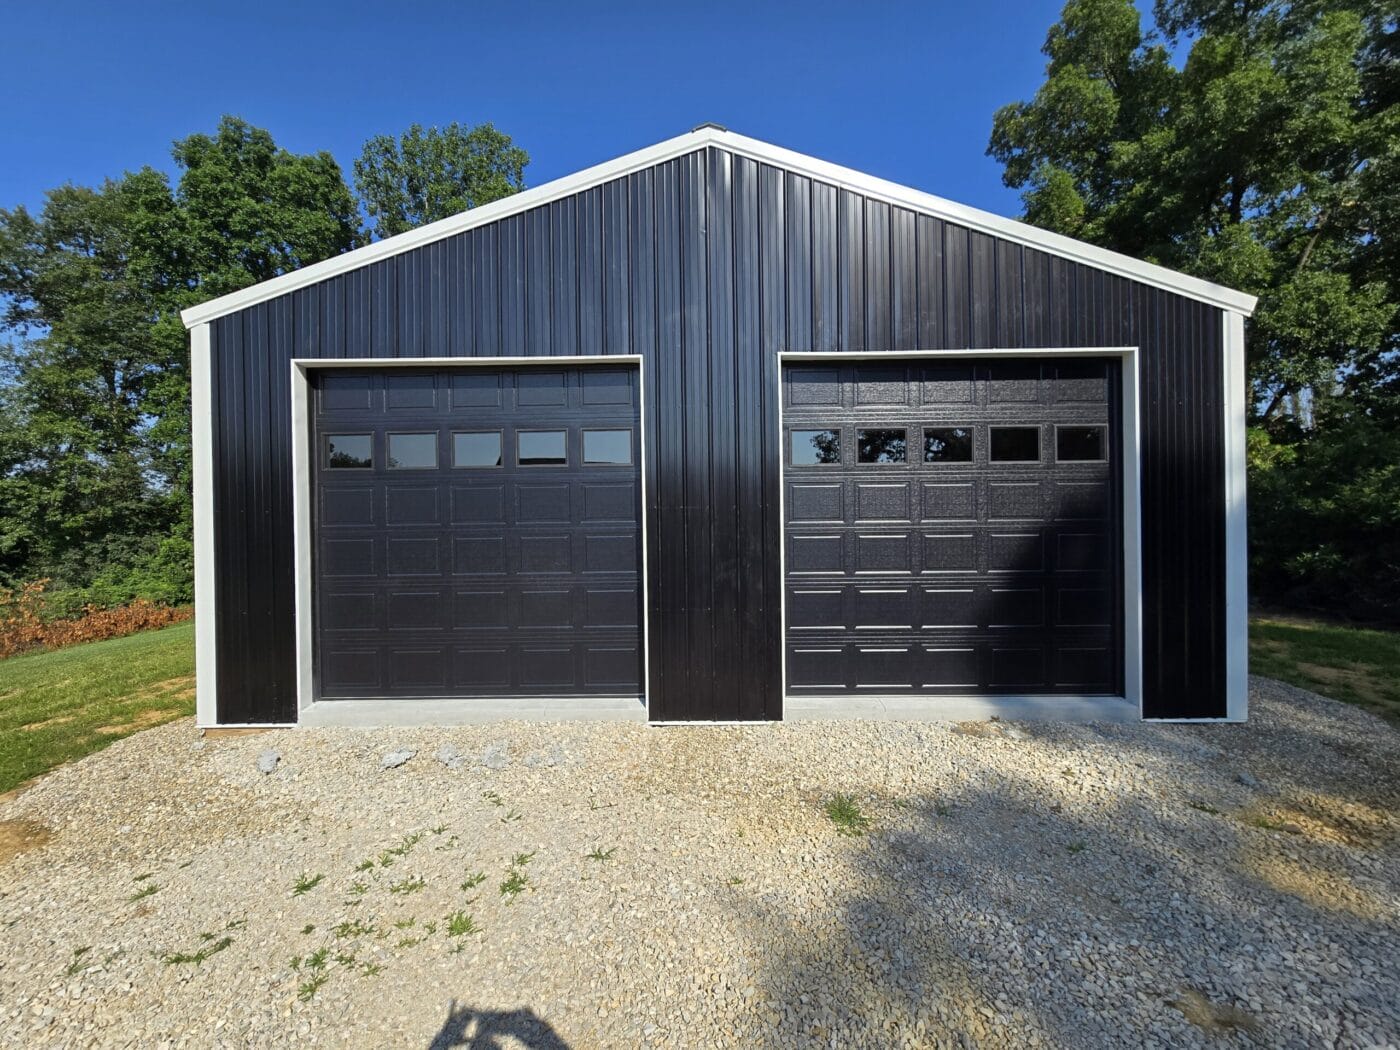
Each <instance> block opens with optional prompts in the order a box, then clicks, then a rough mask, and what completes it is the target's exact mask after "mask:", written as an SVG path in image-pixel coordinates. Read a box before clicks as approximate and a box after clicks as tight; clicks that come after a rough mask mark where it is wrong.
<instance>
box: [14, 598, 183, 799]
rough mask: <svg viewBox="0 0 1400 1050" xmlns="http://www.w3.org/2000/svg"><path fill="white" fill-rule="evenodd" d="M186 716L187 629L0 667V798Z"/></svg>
mask: <svg viewBox="0 0 1400 1050" xmlns="http://www.w3.org/2000/svg"><path fill="white" fill-rule="evenodd" d="M193 712H194V625H193V624H188V623H184V624H179V625H177V626H175V627H167V628H165V629H164V630H161V631H148V632H145V633H142V634H133V635H130V636H128V637H126V638H113V639H111V640H110V641H105V642H93V643H91V644H89V645H78V646H73V647H71V648H68V649H57V650H55V651H53V652H47V653H36V654H33V655H29V656H16V657H12V658H11V659H9V660H4V661H0V791H8V790H9V789H10V788H12V787H14V786H15V785H16V784H19V783H22V782H23V781H25V780H28V779H29V778H30V777H34V776H37V775H39V774H40V773H43V772H45V771H46V770H49V769H52V768H53V767H54V766H56V765H59V764H60V763H63V762H69V761H72V760H73V759H75V758H81V757H82V756H83V755H86V754H89V753H91V752H93V751H98V750H100V749H102V748H104V747H106V746H107V745H108V744H110V743H111V742H112V741H114V740H120V739H121V738H122V737H124V736H130V735H131V734H132V733H134V732H136V731H137V730H138V729H145V728H147V727H148V726H153V725H159V724H160V723H161V722H168V721H170V720H171V719H172V718H179V717H180V716H181V715H188V714H192V713H193Z"/></svg>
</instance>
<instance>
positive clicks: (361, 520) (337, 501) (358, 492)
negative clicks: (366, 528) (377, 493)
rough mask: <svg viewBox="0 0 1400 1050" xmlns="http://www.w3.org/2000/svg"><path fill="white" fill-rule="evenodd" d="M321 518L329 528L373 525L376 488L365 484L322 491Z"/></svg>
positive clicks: (323, 524) (324, 525)
mask: <svg viewBox="0 0 1400 1050" xmlns="http://www.w3.org/2000/svg"><path fill="white" fill-rule="evenodd" d="M320 519H321V524H322V526H323V527H324V528H328V529H334V528H342V527H346V526H359V525H373V524H374V489H373V488H372V487H370V486H368V485H365V486H363V487H361V486H355V487H353V488H337V489H328V490H326V491H324V492H322V493H321V506H320Z"/></svg>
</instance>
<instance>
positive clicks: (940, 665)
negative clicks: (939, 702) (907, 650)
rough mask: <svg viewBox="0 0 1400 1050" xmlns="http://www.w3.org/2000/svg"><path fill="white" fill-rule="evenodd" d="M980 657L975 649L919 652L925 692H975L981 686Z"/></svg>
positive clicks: (932, 648)
mask: <svg viewBox="0 0 1400 1050" xmlns="http://www.w3.org/2000/svg"><path fill="white" fill-rule="evenodd" d="M981 663H982V661H981V655H980V652H979V650H978V649H977V648H976V647H975V646H966V647H942V646H931V645H925V646H923V647H921V649H920V656H919V667H918V671H919V681H920V683H921V684H922V685H923V686H924V688H926V689H948V690H954V689H957V690H965V691H968V692H975V691H976V690H977V688H978V687H979V686H980V685H981V684H982V668H981Z"/></svg>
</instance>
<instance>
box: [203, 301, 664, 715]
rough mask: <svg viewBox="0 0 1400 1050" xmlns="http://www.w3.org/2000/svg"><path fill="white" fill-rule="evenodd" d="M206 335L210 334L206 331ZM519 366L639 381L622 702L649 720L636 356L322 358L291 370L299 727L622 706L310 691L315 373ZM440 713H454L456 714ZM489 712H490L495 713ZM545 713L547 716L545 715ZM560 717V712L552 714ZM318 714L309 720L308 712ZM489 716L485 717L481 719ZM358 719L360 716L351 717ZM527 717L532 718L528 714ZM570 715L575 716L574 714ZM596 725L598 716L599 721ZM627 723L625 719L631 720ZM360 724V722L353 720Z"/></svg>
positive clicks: (642, 426)
mask: <svg viewBox="0 0 1400 1050" xmlns="http://www.w3.org/2000/svg"><path fill="white" fill-rule="evenodd" d="M206 327H207V326H206ZM522 365H546V366H547V365H555V366H562V367H566V368H574V367H578V366H584V365H612V366H615V367H620V368H627V369H631V370H634V371H635V374H636V377H637V412H638V425H637V428H636V429H637V448H638V455H637V469H638V470H639V471H640V472H641V489H642V497H641V502H642V506H641V513H640V518H641V530H642V537H641V548H642V549H641V561H642V577H641V593H640V597H641V603H642V624H641V628H642V630H641V635H642V638H641V644H642V694H641V696H640V698H636V697H632V698H625V699H626V702H628V703H632V704H636V705H638V706H639V707H640V708H641V710H642V713H643V717H646V716H648V715H649V714H650V712H651V703H650V701H651V697H650V691H649V690H648V688H647V686H648V684H649V683H650V680H651V679H650V674H651V618H650V610H649V608H648V605H649V603H648V593H649V587H648V580H649V576H648V572H649V567H648V565H647V524H648V523H647V495H648V493H647V473H646V468H647V459H646V457H647V441H646V419H647V415H646V414H647V403H646V381H645V377H644V376H643V374H642V369H643V367H644V365H643V362H642V357H641V355H640V354H579V355H576V356H572V357H567V356H552V357H365V358H359V359H355V358H342V357H334V358H319V357H298V358H293V359H292V362H291V369H292V384H291V399H292V504H293V512H292V523H293V543H294V556H293V564H294V566H295V572H296V621H295V622H296V660H297V711H298V713H299V717H300V719H301V724H302V725H309V724H316V725H380V724H383V725H390V724H394V725H409V724H427V723H425V722H420V721H419V720H418V715H417V714H416V713H415V712H416V710H417V709H419V708H422V709H425V710H426V709H432V710H440V711H441V712H442V717H443V718H444V719H446V720H447V721H444V722H442V723H440V724H443V725H449V724H454V723H460V722H462V721H463V720H465V721H489V720H491V719H497V718H515V719H536V718H538V719H543V720H545V721H552V720H555V719H563V718H570V717H574V718H590V717H594V716H593V715H589V714H587V713H582V712H586V711H587V710H588V709H589V708H588V705H589V704H592V703H594V702H595V701H597V702H598V703H602V702H605V701H607V702H613V703H621V702H622V701H621V700H619V699H618V698H610V697H597V698H593V697H569V698H560V699H551V698H537V697H514V698H511V697H502V698H500V699H492V698H489V697H488V698H477V697H463V698H460V699H454V698H450V697H449V698H440V697H439V698H432V699H425V700H411V701H405V700H402V699H398V698H396V699H394V700H392V701H386V700H378V699H373V698H370V699H355V700H342V699H337V700H321V699H319V698H318V697H317V696H316V684H315V662H314V657H315V632H314V630H313V623H312V609H313V600H312V586H311V576H312V573H311V558H312V553H311V552H312V535H311V489H312V485H311V474H312V471H311V464H312V462H313V458H312V457H313V455H314V451H315V450H314V449H313V447H312V441H313V440H314V438H313V434H312V426H311V376H310V373H311V371H312V370H330V369H337V368H416V369H425V368H444V367H451V368H514V367H519V366H522ZM386 703H391V704H397V705H399V707H398V708H394V710H396V711H399V712H400V713H399V714H396V715H395V716H394V719H391V720H389V721H374V720H375V719H384V718H386V717H387V716H386V715H384V714H383V713H382V712H381V711H380V709H379V708H378V707H375V706H373V705H383V704H386ZM341 705H344V706H345V707H346V708H347V710H348V711H349V712H351V713H347V714H345V715H344V716H343V720H342V716H339V715H332V714H330V713H328V711H327V709H329V708H332V707H337V706H341ZM444 705H458V706H457V707H452V706H444ZM492 705H495V706H494V707H493V706H492ZM546 708H548V710H546ZM556 709H557V710H556ZM313 711H314V712H318V713H317V714H315V715H314V716H313V714H312V712H313ZM488 711H490V712H493V713H491V714H490V715H489V716H488V715H487V714H485V713H484V712H488ZM356 712H358V713H356ZM527 712H533V713H532V714H531V713H527ZM570 712H575V713H573V714H571V713H570ZM598 717H601V716H598ZM629 717H630V716H629ZM357 719H358V720H357Z"/></svg>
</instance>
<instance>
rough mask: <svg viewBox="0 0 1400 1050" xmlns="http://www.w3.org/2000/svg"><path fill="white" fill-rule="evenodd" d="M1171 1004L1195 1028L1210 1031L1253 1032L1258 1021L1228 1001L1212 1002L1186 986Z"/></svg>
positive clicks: (1256, 1028)
mask: <svg viewBox="0 0 1400 1050" xmlns="http://www.w3.org/2000/svg"><path fill="white" fill-rule="evenodd" d="M1171 1005H1172V1006H1175V1007H1176V1008H1177V1009H1178V1010H1180V1011H1181V1014H1182V1016H1183V1017H1185V1018H1186V1020H1188V1021H1190V1022H1191V1023H1192V1024H1193V1025H1195V1026H1196V1027H1197V1028H1200V1029H1202V1030H1203V1031H1207V1032H1211V1033H1223V1032H1234V1031H1238V1030H1240V1029H1243V1030H1245V1031H1249V1032H1254V1031H1258V1029H1259V1021H1258V1020H1257V1019H1256V1018H1255V1017H1254V1015H1253V1014H1250V1013H1247V1012H1245V1011H1244V1010H1241V1009H1240V1008H1239V1007H1238V1006H1234V1005H1231V1004H1229V1003H1213V1002H1211V1001H1210V1000H1209V999H1207V998H1206V997H1205V995H1204V994H1202V993H1201V992H1199V991H1197V990H1196V989H1195V988H1188V989H1186V990H1185V991H1184V992H1182V993H1181V996H1180V998H1177V999H1173V1000H1171Z"/></svg>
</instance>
